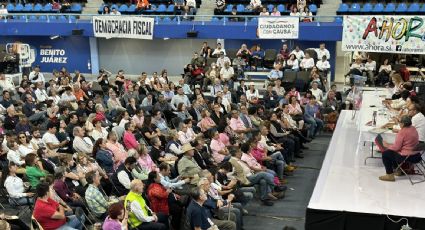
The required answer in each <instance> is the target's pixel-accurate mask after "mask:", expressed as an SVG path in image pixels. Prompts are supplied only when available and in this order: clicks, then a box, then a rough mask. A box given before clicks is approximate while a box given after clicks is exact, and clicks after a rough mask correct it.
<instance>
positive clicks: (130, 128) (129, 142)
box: [123, 122, 139, 150]
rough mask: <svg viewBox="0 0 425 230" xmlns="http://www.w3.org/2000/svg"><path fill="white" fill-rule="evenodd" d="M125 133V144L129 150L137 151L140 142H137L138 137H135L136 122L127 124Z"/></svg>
mask: <svg viewBox="0 0 425 230" xmlns="http://www.w3.org/2000/svg"><path fill="white" fill-rule="evenodd" d="M124 126H125V132H124V137H123V142H124V145H125V147H126V148H127V150H130V149H137V146H138V145H139V142H137V140H136V136H134V133H133V132H134V131H135V130H136V125H135V124H134V122H127V123H126V124H125V125H124Z"/></svg>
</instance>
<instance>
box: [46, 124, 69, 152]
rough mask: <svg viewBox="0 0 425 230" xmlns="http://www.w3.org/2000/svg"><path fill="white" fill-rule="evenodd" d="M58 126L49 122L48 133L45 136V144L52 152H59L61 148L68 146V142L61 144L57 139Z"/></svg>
mask: <svg viewBox="0 0 425 230" xmlns="http://www.w3.org/2000/svg"><path fill="white" fill-rule="evenodd" d="M56 129H57V127H56V125H55V124H54V123H51V122H49V123H48V124H47V132H46V133H44V135H43V138H42V140H43V142H44V144H45V146H46V147H47V149H50V150H52V151H55V152H56V151H57V150H58V149H59V148H62V147H64V146H65V145H67V144H68V142H69V141H68V140H65V141H62V142H59V140H58V138H57V137H56V135H55V134H56Z"/></svg>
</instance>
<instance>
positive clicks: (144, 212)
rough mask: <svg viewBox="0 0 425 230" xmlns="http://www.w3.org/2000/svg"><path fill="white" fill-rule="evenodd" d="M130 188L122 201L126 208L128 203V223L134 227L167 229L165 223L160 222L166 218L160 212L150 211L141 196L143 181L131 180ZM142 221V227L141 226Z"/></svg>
mask: <svg viewBox="0 0 425 230" xmlns="http://www.w3.org/2000/svg"><path fill="white" fill-rule="evenodd" d="M130 189H131V190H130V192H129V193H128V195H127V196H126V197H125V203H124V205H125V207H126V208H127V206H128V205H130V218H129V220H128V222H129V223H130V225H131V226H132V227H134V228H136V229H137V227H139V229H158V230H165V229H167V227H166V225H164V224H163V223H161V222H163V221H167V222H168V218H163V217H164V216H163V215H162V214H160V213H154V212H152V210H151V209H150V208H149V207H148V205H147V204H146V201H145V200H144V198H143V196H142V194H143V191H144V185H143V182H142V181H141V180H139V179H135V180H133V181H132V182H131V184H130ZM167 192H168V193H171V190H170V189H167ZM149 214H150V215H149ZM142 223H143V227H141V226H142ZM167 226H168V223H167Z"/></svg>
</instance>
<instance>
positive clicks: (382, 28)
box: [342, 15, 425, 54]
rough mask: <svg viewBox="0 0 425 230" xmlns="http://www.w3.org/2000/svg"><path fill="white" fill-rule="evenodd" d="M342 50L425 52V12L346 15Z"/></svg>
mask: <svg viewBox="0 0 425 230" xmlns="http://www.w3.org/2000/svg"><path fill="white" fill-rule="evenodd" d="M342 50H343V51H364V52H384V53H400V54H401V53H403V54H425V16H398V15H397V16H394V15H380V16H351V15H346V16H344V28H343V36H342Z"/></svg>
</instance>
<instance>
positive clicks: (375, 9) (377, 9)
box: [372, 3, 384, 13]
mask: <svg viewBox="0 0 425 230" xmlns="http://www.w3.org/2000/svg"><path fill="white" fill-rule="evenodd" d="M383 11H384V4H382V3H376V4H375V6H374V7H373V9H372V12H373V13H382V12H383Z"/></svg>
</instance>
